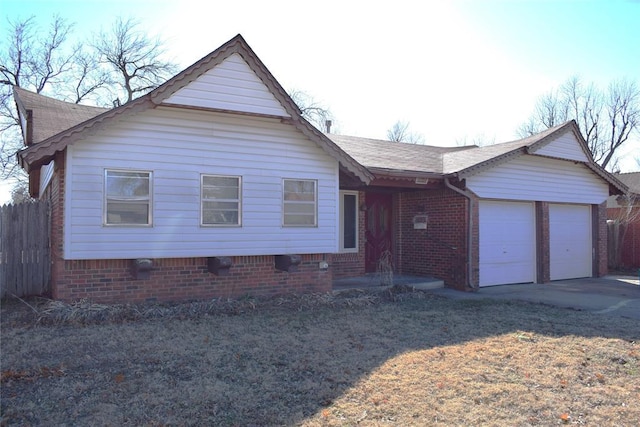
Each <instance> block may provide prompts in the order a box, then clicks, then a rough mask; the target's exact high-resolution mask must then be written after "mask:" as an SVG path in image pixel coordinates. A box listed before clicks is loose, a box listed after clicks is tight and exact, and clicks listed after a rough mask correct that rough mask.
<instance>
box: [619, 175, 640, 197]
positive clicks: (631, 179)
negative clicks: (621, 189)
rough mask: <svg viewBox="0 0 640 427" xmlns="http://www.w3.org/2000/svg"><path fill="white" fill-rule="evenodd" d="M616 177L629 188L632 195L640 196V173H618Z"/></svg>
mask: <svg viewBox="0 0 640 427" xmlns="http://www.w3.org/2000/svg"><path fill="white" fill-rule="evenodd" d="M614 176H615V177H616V178H618V179H619V180H620V181H622V183H623V184H625V185H626V186H627V187H629V192H630V193H635V195H637V196H640V172H628V173H616V174H614Z"/></svg>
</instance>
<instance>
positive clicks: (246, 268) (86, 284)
mask: <svg viewBox="0 0 640 427" xmlns="http://www.w3.org/2000/svg"><path fill="white" fill-rule="evenodd" d="M329 258H330V255H326V254H313V255H303V256H302V263H301V265H300V266H299V268H298V271H297V272H292V273H288V272H283V271H280V270H276V269H275V267H274V257H273V256H240V257H232V262H233V265H232V267H231V269H230V272H229V275H228V276H216V275H215V274H213V273H209V271H208V269H207V258H172V259H154V260H153V269H152V271H151V274H150V278H149V279H135V277H134V275H133V273H132V260H79V261H73V260H71V261H69V260H67V261H61V262H59V264H62V268H60V269H59V271H58V274H57V277H56V279H55V283H54V286H53V298H55V299H58V300H62V301H74V300H78V299H81V298H87V299H90V300H91V301H94V302H102V303H112V302H118V303H125V302H126V303H133V302H146V301H186V300H202V299H207V298H231V297H240V296H244V295H253V296H270V295H278V294H287V293H305V292H328V291H330V290H331V286H332V274H331V270H321V269H320V268H319V263H320V261H323V260H328V259H329Z"/></svg>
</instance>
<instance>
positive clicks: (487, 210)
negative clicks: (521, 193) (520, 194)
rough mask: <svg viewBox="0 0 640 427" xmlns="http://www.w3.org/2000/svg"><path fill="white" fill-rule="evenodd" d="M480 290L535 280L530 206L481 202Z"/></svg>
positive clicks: (534, 252) (534, 245)
mask: <svg viewBox="0 0 640 427" xmlns="http://www.w3.org/2000/svg"><path fill="white" fill-rule="evenodd" d="M479 207H480V212H479V214H480V224H479V226H480V227H479V229H480V236H479V239H480V286H491V285H503V284H507V283H530V282H534V281H535V277H536V255H535V254H536V244H535V241H536V240H535V236H536V234H535V210H534V205H533V203H520V202H503V201H488V200H483V201H480V206H479Z"/></svg>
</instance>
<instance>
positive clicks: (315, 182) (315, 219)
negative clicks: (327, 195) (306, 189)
mask: <svg viewBox="0 0 640 427" xmlns="http://www.w3.org/2000/svg"><path fill="white" fill-rule="evenodd" d="M287 181H298V182H311V183H313V193H314V194H313V196H314V200H313V224H287V223H286V217H287V214H286V206H287V204H289V205H296V204H301V205H302V204H307V205H309V204H311V202H309V201H292V200H285V199H286V197H285V194H286V192H285V187H286V182H287ZM281 223H282V227H286V228H290V227H291V228H317V227H318V180H317V179H308V178H282V222H281Z"/></svg>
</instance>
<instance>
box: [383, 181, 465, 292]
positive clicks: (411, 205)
mask: <svg viewBox="0 0 640 427" xmlns="http://www.w3.org/2000/svg"><path fill="white" fill-rule="evenodd" d="M397 200H398V203H397V209H395V211H396V213H397V215H396V220H397V221H396V228H397V233H396V244H397V245H398V247H399V254H401V255H397V262H398V266H397V270H398V272H400V273H401V274H411V275H419V276H433V277H437V278H439V279H443V280H444V281H445V284H446V285H447V286H451V287H455V288H458V289H465V288H466V281H467V263H466V256H467V238H466V230H467V220H468V218H467V217H468V208H467V203H468V201H467V199H466V198H465V197H464V196H462V195H460V194H458V193H456V192H454V191H452V190H449V189H445V188H443V189H438V190H430V191H420V192H408V193H402V194H400V195H399V196H398V198H397ZM416 215H428V220H427V229H426V230H415V229H414V228H413V218H414V216H416ZM397 252H398V251H397Z"/></svg>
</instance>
